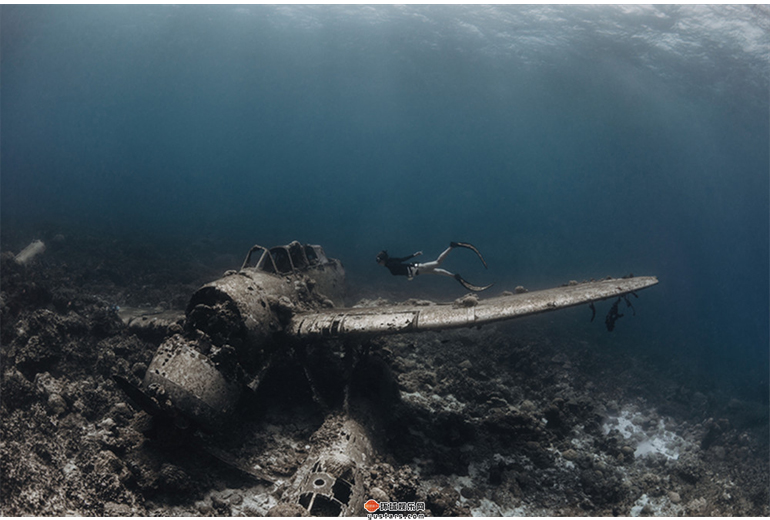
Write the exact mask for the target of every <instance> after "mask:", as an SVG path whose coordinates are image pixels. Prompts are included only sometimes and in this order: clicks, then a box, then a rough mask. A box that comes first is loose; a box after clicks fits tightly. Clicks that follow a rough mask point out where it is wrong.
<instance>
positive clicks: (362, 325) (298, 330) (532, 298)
mask: <svg viewBox="0 0 770 520" xmlns="http://www.w3.org/2000/svg"><path fill="white" fill-rule="evenodd" d="M657 283H658V279H657V278H656V277H654V276H641V277H635V278H614V279H606V280H601V281H598V282H586V283H580V284H573V285H567V286H563V287H556V288H554V289H547V290H543V291H533V292H526V293H521V294H511V295H507V296H498V297H494V298H488V299H477V298H475V296H466V297H465V298H461V299H459V300H456V301H455V302H454V303H448V304H436V305H386V306H381V307H365V308H346V309H339V308H338V309H329V310H326V311H321V312H310V313H302V314H297V315H295V316H294V317H293V318H292V320H291V322H290V323H289V326H288V327H287V329H288V332H289V334H291V335H293V336H295V337H298V338H308V339H314V338H318V339H321V338H339V337H344V336H368V335H383V334H402V333H405V332H420V331H427V330H442V329H450V328H459V327H475V326H479V325H483V324H486V323H493V322H496V321H503V320H510V319H513V318H519V317H521V316H529V315H531V314H539V313H542V312H549V311H555V310H557V309H563V308H566V307H572V306H574V305H580V304H581V303H590V302H594V301H598V300H604V299H607V298H613V297H617V296H621V295H623V294H628V293H633V292H635V291H639V290H641V289H645V288H647V287H651V286H653V285H655V284H657Z"/></svg>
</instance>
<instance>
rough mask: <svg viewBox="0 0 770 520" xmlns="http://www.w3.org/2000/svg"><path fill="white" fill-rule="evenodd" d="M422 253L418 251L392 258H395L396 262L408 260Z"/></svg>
mask: <svg viewBox="0 0 770 520" xmlns="http://www.w3.org/2000/svg"><path fill="white" fill-rule="evenodd" d="M421 254H422V251H417V252H416V253H412V254H411V255H409V256H405V257H403V258H393V259H392V260H395V261H396V262H399V263H400V262H406V261H407V260H411V259H412V258H414V257H415V256H420V255H421Z"/></svg>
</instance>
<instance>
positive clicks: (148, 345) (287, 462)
mask: <svg viewBox="0 0 770 520" xmlns="http://www.w3.org/2000/svg"><path fill="white" fill-rule="evenodd" d="M72 242H73V241H70V240H68V241H59V242H58V243H57V244H56V245H55V246H52V247H51V248H50V250H49V251H46V252H45V253H44V252H43V251H40V250H38V252H36V253H35V255H34V256H31V257H29V259H28V260H25V261H24V262H19V261H17V257H15V256H14V255H12V254H10V253H4V254H3V257H2V266H1V267H2V273H3V275H2V276H3V280H2V329H1V332H2V345H3V347H2V367H3V383H2V395H1V397H2V414H3V422H4V428H3V437H2V441H1V444H0V471H1V473H0V477H2V483H3V490H2V503H1V505H2V512H3V514H6V515H30V514H32V515H65V514H75V515H105V516H123V515H142V516H150V515H192V516H197V515H201V516H212V515H249V516H256V515H264V514H271V515H290V516H304V515H319V516H338V515H339V516H347V515H354V516H359V515H363V514H365V510H364V509H363V503H364V502H366V501H367V500H375V501H378V502H380V503H385V502H396V503H399V502H419V503H421V504H423V505H424V506H425V508H426V511H425V513H426V514H432V515H434V516H438V515H441V516H450V515H455V516H457V515H462V516H468V515H471V514H474V515H476V514H481V515H489V516H497V515H512V514H526V515H543V514H546V515H609V514H616V515H649V514H665V515H672V516H674V515H679V514H689V515H709V514H720V515H733V514H742V515H766V514H768V512H769V511H768V507H767V500H768V494H767V465H766V464H761V463H758V462H757V460H760V459H761V460H766V458H767V456H766V453H767V445H766V442H763V439H762V434H763V433H766V422H767V415H766V410H764V409H763V408H761V407H760V408H757V407H755V406H754V405H753V404H752V403H750V402H744V401H737V400H732V401H729V402H727V403H726V404H724V406H722V407H720V406H719V404H718V401H719V399H718V396H713V395H708V394H706V393H703V391H701V390H696V389H690V388H688V387H687V386H685V385H683V384H681V383H678V382H676V381H675V380H673V379H670V378H669V379H666V378H661V379H659V380H658V381H656V382H655V383H653V384H650V379H651V378H654V377H657V376H656V374H655V373H654V371H651V370H649V369H645V368H644V367H640V366H634V365H632V364H629V361H628V359H627V358H624V357H623V356H622V355H619V354H617V353H616V352H613V351H609V350H602V349H600V348H598V347H596V346H592V345H591V344H589V343H587V342H585V341H582V340H580V339H579V337H577V338H576V337H573V333H572V332H571V331H570V330H569V327H568V326H567V325H558V320H554V319H553V318H548V319H547V315H544V316H535V317H530V318H527V319H525V320H519V321H517V322H516V323H512V324H507V323H505V320H508V319H511V318H513V317H520V316H525V315H530V314H540V313H543V312H548V311H551V310H557V309H560V308H564V307H569V306H573V305H578V304H580V303H586V304H588V303H591V304H592V305H596V306H599V305H601V302H602V301H603V300H605V299H611V300H616V301H614V305H613V306H612V307H611V309H610V314H608V317H607V320H610V317H611V316H612V317H613V320H612V323H613V325H614V323H615V320H617V318H618V317H620V314H619V311H618V304H619V302H620V299H623V298H626V296H625V295H627V294H632V293H635V292H637V291H639V290H641V289H643V288H644V287H646V286H649V285H653V284H654V283H656V282H657V280H655V279H654V278H650V277H638V278H627V279H610V280H601V281H600V282H589V283H584V284H570V285H568V286H565V287H561V288H556V289H550V290H547V291H532V292H526V291H524V290H517V291H516V294H505V295H502V296H499V297H496V298H488V299H487V298H484V299H481V298H478V297H475V296H473V295H468V296H466V297H464V298H461V299H459V300H458V301H457V302H455V303H454V304H447V305H439V304H432V303H431V302H427V301H414V300H413V301H408V302H406V303H405V304H392V303H387V302H383V301H381V300H380V301H375V300H367V301H361V302H359V304H358V305H356V306H354V307H351V308H342V307H341V306H342V304H343V290H344V271H343V269H342V266H341V264H340V263H339V262H338V261H337V260H334V259H331V258H328V257H327V256H326V255H325V253H324V251H323V249H322V248H320V247H318V246H309V245H301V244H299V243H297V242H293V243H291V244H289V245H287V246H279V247H275V248H270V249H266V248H261V247H259V246H255V247H254V248H253V249H252V251H251V252H250V253H249V256H248V257H247V259H246V261H245V262H244V264H243V266H242V268H241V269H240V270H239V271H237V272H235V271H231V272H228V273H226V275H225V276H224V277H222V278H219V279H217V280H215V281H214V282H209V283H205V280H206V278H208V279H212V278H214V277H212V276H211V273H210V272H208V271H205V269H203V268H201V266H200V264H192V263H191V264H190V265H189V266H188V268H187V270H186V271H185V273H184V275H183V276H178V274H179V272H180V266H179V260H178V258H179V256H178V255H177V254H174V255H169V256H168V258H169V259H168V260H166V257H162V256H160V257H156V258H154V261H155V262H156V264H155V267H154V268H148V267H147V264H148V258H147V256H148V253H147V252H146V251H145V250H141V249H140V250H139V253H137V252H136V251H135V250H134V249H132V248H131V247H130V246H128V245H126V246H125V249H124V250H123V251H118V253H117V256H118V258H119V259H120V261H119V262H115V263H114V264H105V263H104V262H103V261H99V262H98V263H94V261H93V258H97V257H99V256H100V255H99V254H98V253H100V252H103V251H102V250H101V248H102V247H104V246H102V245H101V244H100V243H98V242H84V243H79V244H77V246H76V244H73V243H72ZM109 249H110V250H111V255H112V257H115V256H116V253H115V246H114V244H110V246H109ZM83 251H88V254H84V253H83ZM257 252H260V256H259V257H258V258H256V257H255V258H254V260H255V261H254V262H252V256H254V255H253V253H257ZM80 255H82V256H80ZM104 256H107V255H102V257H104ZM187 256H189V257H193V256H194V255H193V254H190V255H187ZM172 257H173V261H172V260H171V258H172ZM164 261H165V262H167V263H166V264H164ZM163 265H173V268H170V269H167V270H165V271H164V268H163ZM73 266H74V267H73ZM220 272H221V271H220ZM159 273H165V274H164V275H163V276H161V275H159ZM196 284H197V285H199V286H200V285H202V287H200V289H198V290H195V285H196ZM191 293H192V294H193V296H192V298H191V299H190V300H189V301H187V302H185V299H186V295H189V294H191ZM626 301H627V300H626ZM593 302H597V303H596V304H594V303H593ZM175 309H184V312H182V311H178V310H175ZM612 309H614V310H615V311H614V313H613V311H612ZM586 320H587V318H586ZM497 322H502V323H499V324H497ZM554 323H556V324H557V325H554ZM484 324H489V325H487V326H484V327H483V328H481V329H480V330H478V329H479V326H481V325H484ZM607 326H608V328H609V327H610V325H609V323H608V324H607ZM445 329H456V330H447V331H444V330H445ZM437 331H443V332H437ZM406 332H409V333H411V334H405V333H406ZM640 389H644V390H643V391H640ZM763 414H764V415H763ZM763 428H765V429H763ZM764 440H766V439H764ZM762 457H764V458H762Z"/></svg>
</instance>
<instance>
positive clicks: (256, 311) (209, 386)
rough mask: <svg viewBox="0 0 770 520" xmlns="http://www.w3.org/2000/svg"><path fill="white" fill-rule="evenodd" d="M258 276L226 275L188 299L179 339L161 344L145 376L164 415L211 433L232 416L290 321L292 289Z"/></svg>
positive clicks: (282, 280) (245, 273)
mask: <svg viewBox="0 0 770 520" xmlns="http://www.w3.org/2000/svg"><path fill="white" fill-rule="evenodd" d="M260 275H261V273H258V272H256V273H255V272H253V271H252V270H243V271H240V272H238V273H228V274H227V275H226V276H224V277H222V278H220V279H219V280H216V281H214V282H211V283H209V284H206V285H204V286H203V287H201V288H200V289H199V290H198V291H196V292H195V294H193V296H192V298H191V299H190V302H189V304H188V305H187V310H186V311H185V314H186V319H185V324H184V328H185V332H184V334H175V335H173V336H171V337H170V338H167V339H166V340H165V341H164V342H163V344H162V345H161V346H160V347H159V348H158V351H157V352H156V354H155V357H154V358H153V360H152V362H151V363H150V366H149V367H148V369H147V373H146V374H145V377H144V381H143V387H144V388H145V391H146V392H147V393H148V394H149V395H150V396H151V397H153V398H154V399H155V400H156V401H157V402H158V403H160V404H161V407H162V408H165V409H166V410H167V411H171V412H173V413H175V414H181V415H182V416H184V417H185V418H186V419H188V420H191V421H192V422H194V423H195V424H197V425H199V426H202V427H204V428H206V429H210V430H211V429H217V428H220V427H221V426H222V422H223V421H224V420H226V419H227V417H228V416H229V415H230V414H231V413H232V412H233V410H234V408H235V404H236V403H237V401H238V398H239V396H240V393H241V389H242V387H243V384H244V383H245V382H247V381H248V380H249V379H251V378H252V377H254V376H255V375H257V374H259V372H260V370H261V369H262V368H263V367H264V366H265V365H266V364H267V363H268V362H269V360H270V357H271V355H272V353H273V352H274V351H275V349H276V348H277V345H278V343H279V342H280V333H281V332H282V331H283V326H284V323H285V322H288V320H289V319H290V317H291V315H290V313H288V312H287V311H288V309H287V307H290V305H291V303H290V302H291V301H292V298H291V297H292V295H293V294H292V293H293V287H294V285H293V282H292V281H291V280H289V279H288V278H281V277H275V276H265V275H261V276H260ZM282 297H283V298H282Z"/></svg>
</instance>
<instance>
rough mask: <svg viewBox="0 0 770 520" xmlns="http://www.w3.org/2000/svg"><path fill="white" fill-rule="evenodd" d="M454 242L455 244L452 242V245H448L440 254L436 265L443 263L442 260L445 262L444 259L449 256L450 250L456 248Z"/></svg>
mask: <svg viewBox="0 0 770 520" xmlns="http://www.w3.org/2000/svg"><path fill="white" fill-rule="evenodd" d="M453 244H454V242H452V244H450V245H449V247H447V248H446V249H445V250H444V252H443V253H441V254H440V255H438V258H436V265H441V262H443V261H444V259H445V258H446V257H447V255H448V254H449V252H450V251H451V250H452V249H454V247H455V246H454V245H453Z"/></svg>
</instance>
